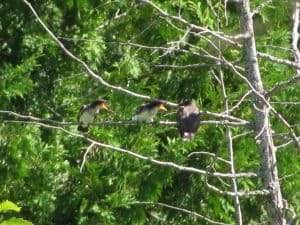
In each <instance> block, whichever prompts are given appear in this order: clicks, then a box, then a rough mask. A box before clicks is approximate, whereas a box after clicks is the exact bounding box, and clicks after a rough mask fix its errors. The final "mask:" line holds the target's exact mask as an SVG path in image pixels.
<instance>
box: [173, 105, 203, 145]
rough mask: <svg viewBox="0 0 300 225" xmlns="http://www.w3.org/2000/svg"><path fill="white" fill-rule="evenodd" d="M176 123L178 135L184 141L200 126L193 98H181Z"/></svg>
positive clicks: (198, 114)
mask: <svg viewBox="0 0 300 225" xmlns="http://www.w3.org/2000/svg"><path fill="white" fill-rule="evenodd" d="M176 119H177V123H178V130H179V132H180V136H181V137H182V139H183V140H184V141H190V140H192V139H193V138H194V137H195V134H196V132H197V130H198V128H199V126H200V112H199V109H198V108H197V106H196V102H195V100H193V99H188V100H183V101H181V102H180V103H179V105H178V111H177V118H176Z"/></svg>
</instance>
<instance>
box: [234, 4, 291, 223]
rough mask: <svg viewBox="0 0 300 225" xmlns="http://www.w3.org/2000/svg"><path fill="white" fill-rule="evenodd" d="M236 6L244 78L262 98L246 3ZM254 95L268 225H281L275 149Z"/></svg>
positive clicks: (264, 114) (262, 106)
mask: <svg viewBox="0 0 300 225" xmlns="http://www.w3.org/2000/svg"><path fill="white" fill-rule="evenodd" d="M239 5H240V15H241V30H242V32H243V33H244V34H247V35H246V36H247V37H248V38H247V39H246V40H245V42H244V51H245V60H246V62H247V63H246V73H247V78H248V80H249V81H250V83H251V85H252V86H253V87H254V89H255V90H256V92H257V93H259V94H261V95H263V94H264V88H263V83H262V79H261V75H260V71H259V64H258V59H257V51H256V45H255V38H254V31H253V21H252V15H251V12H250V3H249V0H242V1H241V2H240V4H239ZM257 93H254V92H253V113H254V132H255V136H256V143H257V145H258V147H259V149H260V155H261V161H260V164H261V178H262V181H263V185H264V187H265V188H268V189H269V190H270V195H269V196H268V197H267V211H268V217H269V220H270V221H269V222H270V224H271V225H279V224H280V225H284V224H286V221H285V219H284V207H283V200H282V194H281V190H280V183H279V179H278V170H277V164H276V148H275V146H274V144H273V139H272V133H271V124H270V118H269V108H268V106H267V104H266V102H265V101H264V100H263V99H262V98H261V97H260V96H259V95H258V94H257Z"/></svg>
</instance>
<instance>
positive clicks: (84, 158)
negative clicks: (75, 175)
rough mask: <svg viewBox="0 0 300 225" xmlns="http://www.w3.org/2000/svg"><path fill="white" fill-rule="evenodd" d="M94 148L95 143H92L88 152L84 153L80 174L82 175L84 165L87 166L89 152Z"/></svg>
mask: <svg viewBox="0 0 300 225" xmlns="http://www.w3.org/2000/svg"><path fill="white" fill-rule="evenodd" d="M94 146H95V143H94V142H92V143H91V144H90V146H89V147H87V149H86V151H85V152H84V155H83V159H82V163H81V166H80V173H82V170H83V167H84V164H85V162H86V157H87V155H88V154H89V152H90V151H91V150H92V149H93V147H94Z"/></svg>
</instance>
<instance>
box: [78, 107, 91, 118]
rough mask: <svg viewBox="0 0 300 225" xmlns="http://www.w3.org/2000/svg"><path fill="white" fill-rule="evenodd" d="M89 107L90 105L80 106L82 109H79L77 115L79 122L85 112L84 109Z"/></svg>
mask: <svg viewBox="0 0 300 225" xmlns="http://www.w3.org/2000/svg"><path fill="white" fill-rule="evenodd" d="M87 107H88V106H87V105H83V106H81V108H80V110H79V112H78V115H77V121H78V122H79V120H80V117H81V115H82V113H83V112H84V110H85V109H86V108H87Z"/></svg>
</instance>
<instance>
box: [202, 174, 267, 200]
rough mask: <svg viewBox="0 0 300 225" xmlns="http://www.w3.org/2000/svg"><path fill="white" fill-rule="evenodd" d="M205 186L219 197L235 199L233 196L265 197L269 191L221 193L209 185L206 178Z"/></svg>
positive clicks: (221, 191)
mask: <svg viewBox="0 0 300 225" xmlns="http://www.w3.org/2000/svg"><path fill="white" fill-rule="evenodd" d="M205 184H206V186H207V187H208V188H209V189H210V190H212V191H214V192H217V193H219V194H221V195H226V196H231V197H235V196H238V197H251V196H257V195H262V196H265V195H269V194H270V191H269V190H267V189H262V190H254V191H247V192H244V191H238V192H231V191H223V190H221V189H219V188H217V187H216V186H214V185H212V184H209V183H208V181H207V178H206V181H205Z"/></svg>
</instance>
